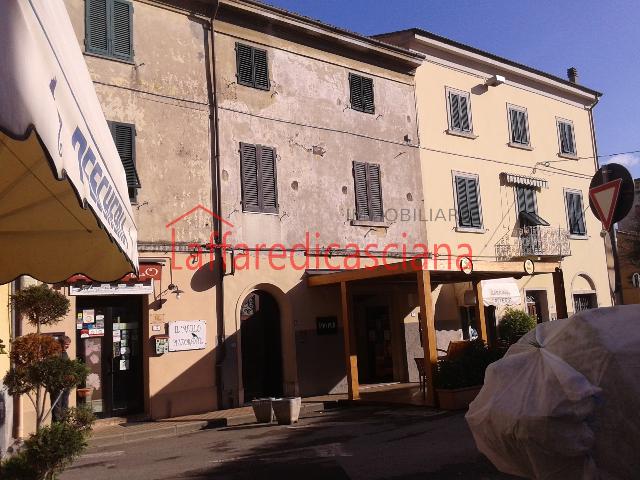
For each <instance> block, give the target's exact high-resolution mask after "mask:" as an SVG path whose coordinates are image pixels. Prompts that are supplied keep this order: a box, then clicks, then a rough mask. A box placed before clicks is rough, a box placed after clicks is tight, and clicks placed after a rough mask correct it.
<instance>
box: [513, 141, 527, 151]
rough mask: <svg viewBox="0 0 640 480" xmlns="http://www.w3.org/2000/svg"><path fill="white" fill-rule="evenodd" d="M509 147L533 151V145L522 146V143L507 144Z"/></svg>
mask: <svg viewBox="0 0 640 480" xmlns="http://www.w3.org/2000/svg"><path fill="white" fill-rule="evenodd" d="M507 145H509V146H510V147H512V148H519V149H520V150H529V151H531V150H533V147H532V146H531V145H522V144H521V143H513V142H509V143H507Z"/></svg>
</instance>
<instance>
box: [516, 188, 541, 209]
mask: <svg viewBox="0 0 640 480" xmlns="http://www.w3.org/2000/svg"><path fill="white" fill-rule="evenodd" d="M516 198H517V201H518V212H527V213H538V208H537V202H536V191H535V190H534V189H533V188H528V187H524V186H521V185H519V186H518V187H516Z"/></svg>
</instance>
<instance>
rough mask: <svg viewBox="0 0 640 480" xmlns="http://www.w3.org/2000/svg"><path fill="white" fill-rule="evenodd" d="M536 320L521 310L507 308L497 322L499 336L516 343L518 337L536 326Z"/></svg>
mask: <svg viewBox="0 0 640 480" xmlns="http://www.w3.org/2000/svg"><path fill="white" fill-rule="evenodd" d="M537 323H538V322H537V320H536V318H535V317H534V316H532V315H529V314H528V313H527V312H524V311H522V310H516V309H515V308H507V309H506V310H505V312H504V315H503V316H502V319H501V320H500V323H499V324H498V332H499V333H500V338H502V339H503V340H505V341H506V342H507V343H509V344H512V343H516V342H517V341H518V340H519V339H520V337H522V336H523V335H524V334H525V333H527V332H528V331H530V330H533V329H534V328H536V324H537Z"/></svg>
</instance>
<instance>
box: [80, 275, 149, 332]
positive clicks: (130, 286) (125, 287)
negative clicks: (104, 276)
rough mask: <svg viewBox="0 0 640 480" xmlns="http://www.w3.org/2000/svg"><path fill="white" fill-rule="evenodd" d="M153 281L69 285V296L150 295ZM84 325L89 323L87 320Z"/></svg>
mask: <svg viewBox="0 0 640 480" xmlns="http://www.w3.org/2000/svg"><path fill="white" fill-rule="evenodd" d="M152 293H153V280H146V281H144V282H138V283H75V284H71V285H69V295H71V296H81V295H150V294H152ZM84 323H88V322H87V321H86V320H85V322H84Z"/></svg>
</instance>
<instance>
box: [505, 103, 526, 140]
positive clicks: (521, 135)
mask: <svg viewBox="0 0 640 480" xmlns="http://www.w3.org/2000/svg"><path fill="white" fill-rule="evenodd" d="M509 130H510V142H511V143H513V144H515V145H525V146H528V145H529V121H528V119H527V111H526V110H525V109H524V108H519V107H509Z"/></svg>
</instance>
